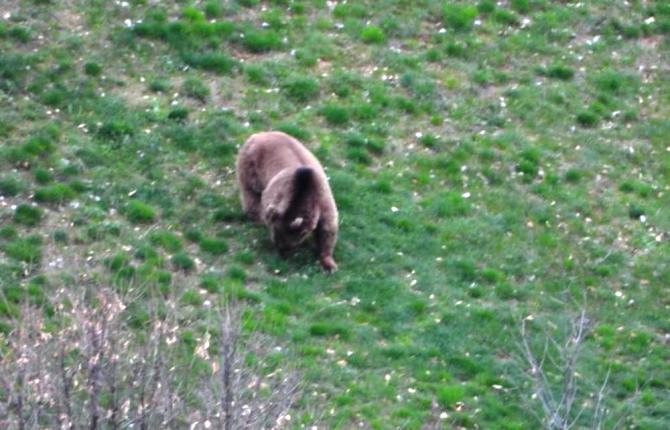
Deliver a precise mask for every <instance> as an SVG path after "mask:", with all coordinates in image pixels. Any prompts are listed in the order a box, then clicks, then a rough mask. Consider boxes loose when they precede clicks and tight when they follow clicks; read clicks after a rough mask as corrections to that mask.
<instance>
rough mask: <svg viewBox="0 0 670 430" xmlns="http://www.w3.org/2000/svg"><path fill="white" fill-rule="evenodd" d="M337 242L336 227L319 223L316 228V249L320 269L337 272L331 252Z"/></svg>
mask: <svg viewBox="0 0 670 430" xmlns="http://www.w3.org/2000/svg"><path fill="white" fill-rule="evenodd" d="M336 241H337V226H329V225H326V224H325V223H319V225H318V226H317V228H316V249H317V252H318V254H319V262H320V263H321V267H323V269H324V270H326V271H327V272H334V271H336V270H337V263H335V260H334V259H333V250H334V249H335V242H336Z"/></svg>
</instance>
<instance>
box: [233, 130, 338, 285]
mask: <svg viewBox="0 0 670 430" xmlns="http://www.w3.org/2000/svg"><path fill="white" fill-rule="evenodd" d="M236 168H237V184H238V187H239V189H240V196H241V199H242V207H243V209H244V212H245V213H246V214H247V216H249V217H250V218H251V219H252V220H254V221H257V222H263V223H265V224H266V225H267V226H268V227H269V228H270V235H271V238H272V242H273V243H274V244H275V246H276V247H277V248H278V250H279V252H280V254H282V255H287V254H288V253H289V252H290V251H292V250H293V249H295V248H296V247H297V246H298V245H300V244H301V243H302V242H303V241H304V240H305V239H306V238H307V237H308V236H309V234H310V233H312V232H314V236H315V238H316V246H317V252H318V255H319V261H320V262H321V265H322V266H323V268H324V269H325V270H327V271H329V272H332V271H334V270H336V269H337V264H336V263H335V260H333V248H334V247H335V241H336V240H337V231H338V217H337V207H336V206H335V199H334V198H333V194H332V192H331V190H330V186H329V185H328V179H327V178H326V174H325V172H324V171H323V167H322V166H321V163H319V160H317V159H316V157H315V156H314V155H313V154H312V153H311V152H310V151H309V150H308V149H307V148H305V147H304V146H303V145H302V144H301V143H300V142H299V141H298V140H296V139H294V138H293V137H291V136H289V135H287V134H285V133H282V132H276V131H270V132H263V133H257V134H254V135H252V136H251V137H250V138H249V139H248V140H247V141H246V142H245V144H244V145H243V146H242V148H241V149H240V152H239V154H238V157H237V166H236Z"/></svg>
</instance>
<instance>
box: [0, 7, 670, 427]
mask: <svg viewBox="0 0 670 430" xmlns="http://www.w3.org/2000/svg"><path fill="white" fill-rule="evenodd" d="M629 3H631V4H629ZM0 18H1V19H2V20H1V21H0V97H1V103H0V139H1V142H2V145H1V146H0V166H1V169H2V170H1V171H0V196H1V197H0V222H1V223H2V227H1V228H0V250H2V253H1V254H0V283H1V285H2V295H0V339H1V340H2V347H0V354H1V355H0V357H1V360H2V368H3V369H4V370H5V375H9V376H5V377H3V378H2V380H1V382H2V385H1V386H0V400H2V404H3V406H2V407H1V408H0V423H5V424H7V427H10V428H11V426H18V423H19V422H21V420H22V419H23V420H24V422H26V423H28V424H31V423H32V425H35V426H36V424H35V423H37V422H39V421H40V420H43V421H44V420H48V419H52V418H53V419H56V417H58V413H54V414H53V415H49V413H46V412H45V413H44V415H43V416H39V414H38V415H37V416H32V415H31V416H30V417H27V416H28V415H29V410H40V409H42V410H47V409H48V410H49V411H52V410H53V411H58V410H59V409H58V408H59V407H62V405H61V406H58V405H59V404H58V402H56V403H53V402H52V403H50V402H51V400H50V399H41V400H40V399H34V398H30V397H29V396H28V398H25V399H23V400H25V401H26V404H25V405H24V407H23V409H22V410H21V409H20V408H19V409H17V404H18V403H17V401H16V400H17V397H16V393H21V392H24V391H25V392H26V393H29V392H30V390H29V389H27V388H26V389H25V390H24V388H25V387H30V384H31V381H32V383H33V385H34V384H39V381H40V380H41V381H42V382H44V378H42V379H40V378H38V377H34V378H33V377H31V375H32V376H35V375H33V374H32V373H31V372H35V367H34V366H33V365H34V362H31V361H30V359H29V358H28V356H27V355H25V354H24V353H23V352H21V348H20V347H17V345H21V344H22V342H24V340H25V339H30V338H36V339H43V337H44V336H46V340H45V341H44V342H43V343H42V344H41V345H47V344H48V345H51V346H50V347H52V346H53V345H58V344H57V343H55V344H51V343H49V342H47V340H49V339H53V338H54V337H55V338H56V339H58V338H59V336H60V333H61V332H60V331H59V330H67V329H68V327H70V325H72V327H75V326H76V327H80V326H77V325H76V318H75V317H74V315H79V314H77V313H76V312H74V310H73V309H75V308H76V307H75V306H73V305H72V301H73V299H72V297H73V296H76V297H83V299H82V300H83V301H82V303H88V304H87V306H89V307H90V308H91V309H92V310H91V311H87V312H93V314H95V313H96V311H95V310H96V309H98V310H104V309H105V307H104V306H105V305H104V303H107V302H106V301H105V300H107V299H105V300H103V299H101V297H109V296H110V295H111V296H113V297H114V299H109V300H111V302H110V303H117V301H119V302H120V303H121V304H122V306H121V307H120V308H118V309H117V308H116V307H114V309H115V311H114V312H116V313H114V318H115V319H114V321H115V323H114V324H111V323H110V327H114V330H117V332H115V333H114V336H111V337H110V339H115V342H117V341H118V342H120V343H123V339H124V338H125V336H127V339H128V343H126V344H125V345H126V347H127V349H126V350H124V351H126V352H128V356H125V355H124V354H121V355H120V357H117V358H115V359H118V360H121V362H124V363H125V362H126V361H124V360H128V363H130V364H129V365H128V368H129V369H131V370H129V372H132V369H133V367H132V363H133V360H135V358H133V357H130V355H131V354H134V353H137V354H140V355H141V352H137V351H142V349H141V347H140V346H137V347H136V346H134V345H135V342H137V345H142V343H143V342H144V340H143V339H145V336H146V338H147V339H149V338H150V339H154V340H153V341H152V342H153V343H150V345H155V348H156V349H155V351H154V350H152V351H154V355H152V356H151V357H158V356H160V354H159V352H158V351H167V352H166V355H165V357H167V358H166V360H175V361H174V362H171V363H173V364H174V365H175V366H176V368H178V369H182V370H183V369H187V370H189V371H191V372H190V374H192V379H193V380H190V379H189V377H188V376H183V378H185V380H183V381H182V382H183V383H182V384H180V383H179V378H174V379H170V378H167V379H165V381H167V382H166V384H174V392H175V393H179V395H180V396H181V397H180V398H182V399H185V400H184V404H181V403H180V405H181V406H180V407H182V406H183V409H180V410H183V411H185V412H184V415H182V416H179V417H178V418H179V419H178V420H175V421H169V425H170V426H173V427H182V426H186V425H187V424H188V425H190V424H193V425H194V426H195V427H194V428H207V427H206V422H209V423H210V424H211V423H212V422H214V423H218V422H220V421H221V420H222V419H223V418H222V416H221V414H220V413H221V410H220V409H219V408H218V406H217V404H218V403H217V402H218V400H217V396H216V395H213V397H212V398H204V397H203V396H200V395H195V394H194V395H193V396H192V397H191V396H190V395H188V394H189V393H190V394H193V393H200V388H198V387H201V385H198V384H202V383H205V384H206V383H207V381H208V379H209V378H211V380H212V381H214V380H217V381H218V380H219V375H221V373H222V370H221V368H220V367H219V366H218V364H216V363H220V362H221V354H222V353H223V352H222V349H221V348H220V347H219V346H220V345H225V342H222V343H221V342H219V341H220V340H221V339H225V337H226V331H225V330H224V329H222V328H221V325H220V322H221V321H220V319H217V318H216V317H215V316H216V315H220V314H219V312H218V309H219V308H220V307H221V306H223V305H224V304H225V303H230V302H231V300H233V301H234V302H235V303H238V305H235V306H243V308H244V309H243V311H242V316H241V319H242V336H243V337H245V338H251V337H253V336H252V335H253V334H254V333H255V334H259V335H263V336H265V339H267V338H269V339H271V340H270V341H269V342H270V343H271V344H272V346H270V347H265V348H262V350H263V351H262V352H258V349H257V348H256V349H250V350H248V351H243V352H244V354H246V355H247V356H248V357H247V360H246V364H247V365H249V366H250V367H251V368H254V369H257V370H254V371H255V372H260V373H258V375H265V376H267V375H275V374H277V372H278V371H280V370H281V369H284V370H286V369H289V368H290V369H291V374H295V375H299V376H297V377H298V378H299V380H300V382H299V383H298V384H297V385H296V387H298V395H297V398H298V400H297V401H296V402H295V403H294V404H293V405H292V406H291V409H290V410H286V411H282V412H281V413H279V414H278V415H277V416H278V417H279V422H278V424H277V422H275V424H277V426H281V427H288V428H303V427H307V428H310V427H311V426H318V428H378V429H385V428H403V429H412V428H416V429H419V428H442V427H444V428H505V429H521V428H538V427H540V425H541V423H543V422H544V424H545V425H546V426H547V428H549V426H550V425H552V423H551V422H550V421H551V420H550V419H549V418H548V417H547V413H546V412H543V408H542V405H541V400H542V399H544V398H545V397H543V396H542V395H541V394H542V392H543V391H542V390H540V395H538V386H536V385H535V382H537V381H538V379H537V378H536V376H537V375H538V372H539V371H540V369H537V368H536V369H533V368H532V365H531V364H529V363H528V359H527V357H526V356H525V355H524V350H523V347H522V345H523V338H522V335H521V326H522V321H526V330H527V331H526V340H527V341H528V345H529V347H530V348H531V349H532V351H533V352H534V354H535V355H536V356H537V357H538V358H541V357H542V356H543V355H542V351H543V347H544V345H548V346H547V349H546V350H547V351H548V353H547V354H546V355H547V356H548V358H546V359H545V360H544V366H543V369H544V374H546V376H547V379H546V380H544V382H542V380H540V383H541V384H540V385H543V386H544V387H545V388H551V389H553V390H554V397H555V400H556V401H557V402H559V403H560V400H561V399H562V398H563V397H562V396H563V394H565V393H572V394H569V395H568V396H567V397H570V396H572V398H574V406H573V407H572V410H571V412H565V410H563V411H562V412H561V411H560V410H559V414H558V415H561V418H562V419H567V420H572V419H575V420H576V421H575V425H576V426H575V427H576V428H595V426H594V423H597V422H601V423H603V424H604V427H605V428H614V426H615V424H617V423H619V424H623V425H625V426H626V427H628V428H640V429H664V428H668V427H670V413H669V412H668V411H670V396H669V389H670V386H669V385H668V381H670V367H669V366H668V362H670V353H669V349H668V336H669V334H670V312H669V309H668V307H669V305H670V302H669V298H670V291H669V288H670V250H669V235H670V210H668V207H669V203H670V198H669V195H670V193H669V192H670V143H669V142H670V141H669V140H668V136H670V116H669V115H670V109H669V108H668V106H670V81H669V80H668V76H670V74H669V72H670V70H668V69H669V68H670V61H669V60H670V58H669V57H670V55H669V53H670V50H669V49H668V48H669V47H670V44H669V39H668V34H670V7H668V6H667V5H666V4H665V2H663V1H655V2H654V1H648V2H624V1H605V0H602V1H589V2H582V3H575V2H552V1H549V0H527V1H523V0H512V1H503V2H493V1H485V0H484V1H481V2H478V3H477V6H476V7H475V6H466V5H464V4H461V3H454V2H437V1H435V2H434V1H402V0H381V1H364V2H363V1H361V2H326V1H321V0H313V1H295V2H294V1H288V0H285V1H281V0H276V1H269V2H260V1H258V0H244V1H242V0H238V1H236V2H235V1H230V2H218V1H208V2H198V1H195V2H172V1H170V2H152V1H129V2H120V1H114V2H111V1H109V2H107V1H83V0H82V1H78V0H67V1H58V2H56V1H48V0H33V1H30V2H28V1H27V2H18V1H8V2H4V3H3V4H2V5H0ZM267 129H281V130H284V131H286V132H288V133H290V134H292V135H295V136H296V137H298V138H299V139H301V140H302V141H304V142H305V143H306V144H307V145H308V146H309V147H310V148H311V149H312V150H313V151H314V152H315V154H316V155H317V156H318V157H319V158H320V159H321V160H322V161H323V163H324V165H325V166H326V167H327V170H328V173H329V175H330V178H331V185H332V188H333V191H334V193H335V197H336V200H337V202H338V206H339V208H340V212H341V232H340V240H339V242H338V247H337V250H336V259H337V261H338V263H339V264H340V271H339V272H338V273H336V274H335V275H332V276H327V275H325V274H323V273H321V272H320V270H319V269H318V267H317V265H316V264H315V261H314V258H313V255H312V253H311V252H310V251H311V250H305V251H303V252H301V253H299V254H298V255H297V256H295V257H294V258H292V259H289V260H282V259H280V258H279V257H278V256H277V255H276V254H275V252H274V251H273V249H272V247H271V245H270V244H269V241H268V235H267V232H266V231H265V229H263V228H262V227H259V226H254V225H251V223H249V222H247V221H246V220H244V218H243V216H242V213H241V209H240V205H239V202H238V198H237V192H236V190H235V187H234V171H233V166H234V157H235V154H236V151H237V148H239V146H240V145H241V143H242V142H243V141H244V140H245V139H246V137H248V135H250V134H251V133H253V132H255V131H260V130H267ZM100 292H104V295H100V296H99V297H98V295H97V294H98V293H100ZM100 294H102V293H100ZM101 303H102V304H101ZM164 303H167V304H168V306H165V307H163V304H164ZM115 306H116V305H115ZM35 309H37V312H35ZM119 309H120V310H119ZM582 310H583V311H584V315H585V318H584V319H579V318H577V317H578V316H579V315H580V312H581V311H582ZM27 315H30V321H28V317H27ZM36 315H38V316H36ZM117 317H118V321H117ZM110 318H111V317H110ZM575 318H577V319H575ZM168 320H169V322H170V324H171V325H170V327H171V330H172V331H170V332H169V333H170V334H165V336H166V337H165V339H163V338H162V337H161V336H162V335H156V336H158V338H157V339H158V340H156V338H155V337H154V334H155V333H162V332H161V331H160V330H159V331H158V332H156V327H157V325H156V324H157V322H161V321H168ZM35 321H38V323H36V322H35ZM94 321H97V320H95V319H94ZM110 321H111V319H110ZM575 321H577V322H582V323H583V324H582V325H583V326H584V328H585V329H586V331H585V333H584V336H583V339H582V341H581V342H580V354H579V356H578V359H577V360H576V362H575V363H573V364H571V366H570V369H569V371H568V372H565V371H564V370H563V369H561V365H562V364H563V362H562V361H561V360H562V359H563V358H565V357H561V356H560V354H559V352H561V351H562V352H564V353H566V352H569V351H570V350H571V348H572V346H574V342H572V343H571V340H570V339H571V337H570V336H571V333H570V327H573V326H574V325H575ZM99 323H100V324H102V323H101V322H99ZM96 324H97V323H96ZM165 324H168V323H167V322H166V323H165ZM94 326H96V325H95V324H94ZM158 326H160V324H158ZM81 327H88V326H86V325H85V324H84V325H82V326H81ZM81 327H80V328H77V329H76V330H80V329H81ZM96 327H97V326H96ZM30 330H34V331H35V332H34V333H32V332H30ZM38 330H39V331H40V332H41V336H42V337H40V336H37V335H38V333H37V331H38ZM72 330H73V331H72V333H75V332H76V330H75V329H72ZM82 330H83V329H82ZM84 332H85V330H84ZM77 333H78V332H77ZM152 333H153V334H152ZM36 336H37V337H36ZM572 336H573V337H572V339H574V333H573V334H572ZM63 338H64V339H72V338H73V336H69V337H63ZM210 338H211V339H212V341H211V343H210V340H209V339H210ZM579 338H580V339H581V337H579ZM17 339H18V340H17ZM554 341H555V343H553V342H554ZM40 342H41V341H40ZM40 342H37V344H36V345H37V346H35V348H38V349H39V348H40V346H39V345H40ZM68 342H70V341H69V340H68ZM72 342H73V343H67V342H62V343H63V344H66V343H67V345H65V346H64V349H63V350H61V352H60V353H58V352H55V353H57V354H61V357H66V356H67V357H71V358H70V359H71V360H72V361H70V362H68V361H67V360H64V361H63V363H64V368H65V369H66V370H65V371H64V373H63V375H66V376H65V380H67V375H83V376H81V377H82V378H86V377H89V378H90V377H91V372H84V371H83V370H82V369H84V370H85V368H86V367H85V368H79V370H77V369H75V368H74V367H72V368H68V367H67V366H68V365H72V366H74V364H72V363H78V362H80V361H81V360H80V361H78V360H79V359H80V358H81V357H85V356H86V354H82V353H81V350H83V349H85V348H83V347H82V346H81V345H79V344H78V343H77V342H74V341H72ZM23 344H25V342H24V343H23ZM31 345H32V344H31ZM128 345H130V346H128ZM245 345H247V344H245ZM561 345H563V346H561ZM175 348H178V349H175ZM241 348H242V346H241ZM57 350H58V348H56V350H55V351H57ZM170 351H172V352H170ZM175 351H176V352H175ZM244 354H243V355H244ZM22 357H23V359H22ZM96 360H97V359H96ZM156 360H158V359H156ZM161 360H162V359H161ZM94 361H95V360H94ZM159 361H160V360H159ZM159 361H155V362H156V363H157V362H159ZM84 362H85V361H84ZM89 363H90V361H89ZM256 363H260V364H258V365H256ZM22 366H25V367H22ZM31 366H32V367H31ZM254 366H255V367H254ZM121 368H123V366H121ZM91 369H95V366H93V367H91ZM141 369H144V367H141ZM258 369H259V370H258ZM80 371H81V372H80ZM8 372H9V373H8ZM11 372H14V373H11ZM140 373H141V372H140ZM141 374H142V375H145V374H144V373H141ZM567 374H570V375H577V376H576V377H575V379H574V381H575V383H576V387H577V388H576V389H575V391H574V392H573V391H572V386H571V385H570V384H569V383H568V384H566V383H564V382H565V380H566V375H567ZM86 375H88V376H86ZM93 375H95V373H93ZM105 375H107V373H105ZM184 375H189V372H184ZM61 376H62V375H61ZM145 376H146V375H145ZM59 377H60V376H59ZM270 378H272V376H270ZM47 379H48V378H47ZM75 379H76V378H75ZM148 379H150V378H148ZM567 379H570V378H567ZM35 381H38V382H35ZM203 381H204V382H203ZM44 383H47V382H44ZM73 386H74V385H73ZM167 386H169V387H171V386H172V385H167ZM94 387H97V388H95V390H94V389H93V388H94ZM259 387H260V385H259ZM261 388H263V389H266V388H267V387H261ZM261 388H259V390H260V391H259V392H260V393H261V394H260V395H261V397H262V396H263V394H262V389H261ZM539 388H542V386H541V387H539ZM168 391H169V390H168ZM214 391H216V390H214ZM214 391H213V392H214ZM208 392H209V391H208ZM546 392H547V391H546V390H545V391H544V393H545V394H546ZM124 393H125V392H123V390H121V391H120V392H110V388H109V386H107V385H105V384H100V386H97V385H95V384H93V385H91V384H88V385H86V384H84V385H83V386H81V387H80V389H79V391H78V392H77V394H76V396H73V398H74V400H73V402H74V401H79V402H82V403H81V404H83V405H86V406H87V408H86V409H82V410H84V411H86V412H84V414H85V415H84V416H83V417H82V418H81V419H82V423H85V422H87V420H88V419H90V416H89V415H86V414H89V410H90V405H91V404H93V403H95V404H98V406H99V408H100V410H101V411H104V413H101V414H100V416H101V418H100V420H101V422H102V423H103V424H101V425H102V426H105V425H108V426H110V427H113V426H114V424H115V423H116V424H119V423H120V422H121V421H122V420H123V419H124V418H123V417H122V416H120V415H117V414H116V413H112V412H110V411H112V410H113V409H114V408H113V405H115V404H117V403H118V404H119V405H120V404H122V403H123V400H124V398H123V396H124V395H128V396H129V397H128V398H129V399H130V398H134V397H132V396H134V395H135V394H132V395H130V394H124ZM266 395H267V393H266ZM96 396H97V397H96ZM98 397H99V399H100V401H99V402H98V401H95V402H94V401H93V400H92V399H93V398H98ZM168 397H169V395H168ZM265 398H269V397H265ZM52 400H53V399H52ZM30 402H33V403H30ZM40 402H42V403H40ZM208 402H209V403H208ZM143 404H144V403H143ZM153 406H155V407H158V406H157V405H153ZM163 406H164V405H163ZM163 406H160V407H163ZM238 406H239V405H238ZM147 407H148V408H151V407H152V404H151V403H150V402H149V403H148V406H147ZM31 408H32V409H31ZM605 409H606V410H607V413H605V414H604V416H601V415H600V414H601V412H603V411H604V410H605ZM194 410H195V411H198V412H197V413H195V412H191V411H194ZM580 411H581V412H580ZM92 413H93V412H90V414H92ZM187 413H188V414H191V413H192V415H185V414H187ZM242 413H243V412H242ZM287 414H288V415H290V419H289V418H288V417H287ZM549 415H550V414H549ZM137 416H140V417H143V416H144V415H143V414H142V411H140V412H137ZM126 418H127V417H126ZM128 419H130V418H128ZM138 419H139V418H138ZM166 419H167V418H166ZM31 420H32V421H31ZM105 420H107V421H105ZM115 420H117V421H115ZM215 425H216V424H215ZM553 425H557V421H556V420H554V421H553ZM551 428H554V427H551ZM556 428H558V427H556Z"/></svg>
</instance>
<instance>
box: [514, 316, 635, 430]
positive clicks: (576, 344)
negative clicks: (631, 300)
mask: <svg viewBox="0 0 670 430" xmlns="http://www.w3.org/2000/svg"><path fill="white" fill-rule="evenodd" d="M531 321H533V318H531V317H527V318H525V319H524V320H523V322H522V323H521V351H522V357H523V358H522V359H521V360H520V362H522V367H523V368H525V369H526V371H525V375H526V376H527V377H528V379H529V380H530V381H531V383H532V386H533V394H532V396H531V400H532V402H531V405H530V406H531V408H530V410H531V411H533V412H534V413H535V415H536V417H537V419H538V420H539V421H540V422H541V423H542V427H543V428H545V429H547V430H569V429H572V428H582V429H586V428H588V429H593V430H601V429H604V428H610V429H617V428H620V427H621V425H622V424H623V421H624V418H625V412H626V411H625V407H624V409H622V410H617V411H613V410H612V409H611V408H612V404H613V402H612V401H611V400H612V399H609V398H608V383H609V378H610V371H609V370H608V371H607V374H606V375H605V377H604V379H603V380H602V382H600V383H599V384H597V383H594V378H593V377H592V376H590V375H589V374H588V371H585V370H584V367H585V366H584V364H585V363H584V361H585V360H584V356H583V350H584V346H585V340H586V338H587V337H588V335H589V333H590V330H591V328H592V324H591V322H590V321H589V319H588V318H587V316H586V313H585V311H584V310H582V311H581V312H580V313H579V315H577V316H574V317H572V318H570V319H569V321H568V322H567V323H566V324H564V327H563V330H562V331H561V330H560V327H559V326H558V325H556V324H554V323H551V322H548V325H550V326H553V327H554V328H555V329H558V330H554V334H550V333H549V331H548V330H546V329H545V330H544V331H543V335H542V337H538V336H537V335H533V334H532V333H531V332H530V330H529V329H528V325H529V324H528V323H529V322H531ZM536 325H537V324H536ZM538 405H539V406H540V407H541V412H537V411H536V406H538ZM614 412H616V415H619V416H620V417H619V418H618V419H616V418H613V415H615V413H614Z"/></svg>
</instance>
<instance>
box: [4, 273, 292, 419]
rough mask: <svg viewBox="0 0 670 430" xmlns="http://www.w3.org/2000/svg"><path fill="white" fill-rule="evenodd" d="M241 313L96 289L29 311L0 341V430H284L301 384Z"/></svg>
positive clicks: (232, 307) (24, 309) (60, 295)
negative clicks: (248, 330) (272, 357)
mask: <svg viewBox="0 0 670 430" xmlns="http://www.w3.org/2000/svg"><path fill="white" fill-rule="evenodd" d="M196 312H197V315H191V314H193V313H196ZM242 312H243V307H242V306H241V305H239V304H237V303H227V304H223V305H221V306H219V307H218V308H212V309H206V310H204V311H203V310H202V309H198V310H197V311H196V310H193V309H191V310H185V309H184V307H183V306H180V304H179V303H178V301H177V300H175V299H174V298H166V299H161V300H154V299H148V298H146V297H143V298H140V297H135V298H131V297H120V296H119V294H118V293H117V292H115V291H114V290H112V289H110V288H101V287H97V286H96V287H94V288H93V287H92V288H83V289H81V290H80V291H78V292H76V293H75V292H72V291H70V290H66V289H60V290H58V291H57V292H56V294H55V295H54V297H52V298H51V299H50V303H49V304H48V305H46V306H42V307H36V306H33V305H30V304H27V303H26V304H24V305H22V306H21V313H20V315H21V317H20V318H17V319H16V320H15V321H14V330H13V331H12V332H11V333H10V334H9V335H8V336H6V337H5V338H2V337H0V428H3V429H21V430H22V429H33V428H61V429H91V430H94V429H100V428H105V429H107V428H109V429H121V428H129V427H132V428H139V429H154V428H188V427H191V426H197V427H198V428H223V429H260V428H282V427H284V426H285V424H286V423H288V422H289V420H290V414H289V411H290V409H291V406H292V404H293V402H294V401H295V399H296V397H297V394H298V391H297V388H298V379H297V375H296V373H295V372H294V371H292V370H290V369H288V370H287V369H283V368H280V367H278V366H277V365H276V364H275V363H276V362H277V361H278V360H268V357H269V356H270V354H273V353H276V348H277V347H274V346H273V345H272V344H271V342H269V339H266V338H263V337H262V336H260V335H252V334H248V333H244V332H243V330H242V329H241V325H240V320H241V317H242ZM189 313H191V314H189ZM202 317H204V318H205V322H208V323H211V324H209V325H207V324H206V325H204V326H203V325H202ZM196 322H198V324H199V325H196ZM203 327H205V328H204V329H203ZM210 328H211V330H210ZM0 336H2V335H0ZM191 428H193V427H191Z"/></svg>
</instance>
